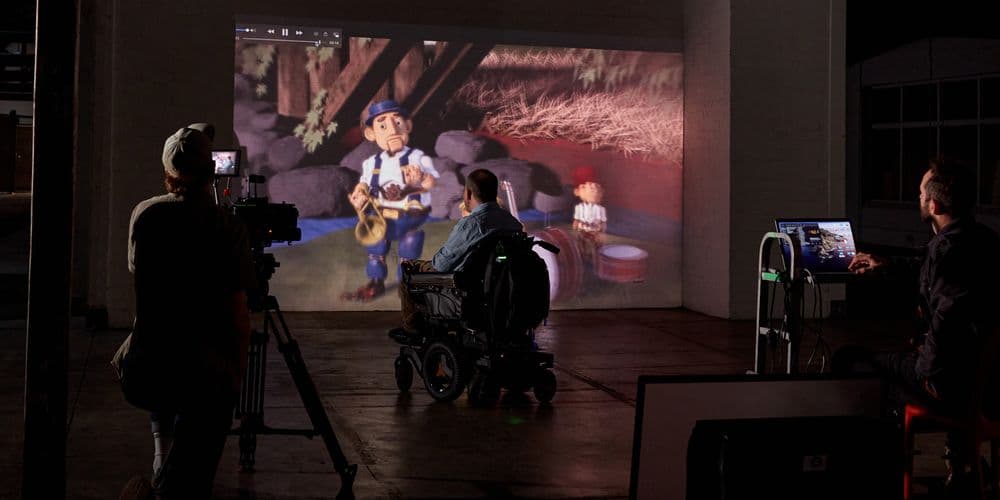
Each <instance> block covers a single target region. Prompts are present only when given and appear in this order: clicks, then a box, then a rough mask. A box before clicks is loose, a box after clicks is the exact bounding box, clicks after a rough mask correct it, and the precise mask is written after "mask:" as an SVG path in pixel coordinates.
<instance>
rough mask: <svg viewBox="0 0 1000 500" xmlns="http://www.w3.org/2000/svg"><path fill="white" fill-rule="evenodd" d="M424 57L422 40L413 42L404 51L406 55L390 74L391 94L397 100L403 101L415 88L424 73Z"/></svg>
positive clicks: (425, 59) (425, 61)
mask: <svg viewBox="0 0 1000 500" xmlns="http://www.w3.org/2000/svg"><path fill="white" fill-rule="evenodd" d="M426 63H427V58H426V57H424V44H423V42H414V43H413V45H412V46H411V47H410V50H409V51H407V52H406V57H404V58H403V60H402V61H400V62H399V67H398V68H396V71H395V73H393V75H392V95H393V99H395V100H396V101H397V102H403V101H405V100H406V98H407V97H409V96H410V94H411V93H412V92H413V89H414V88H416V86H417V82H418V81H419V80H420V77H421V75H423V74H424V66H426V65H427V64H426Z"/></svg>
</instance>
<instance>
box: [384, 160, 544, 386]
mask: <svg viewBox="0 0 1000 500" xmlns="http://www.w3.org/2000/svg"><path fill="white" fill-rule="evenodd" d="M498 184H499V183H498V180H497V177H496V176H495V175H493V173H492V172H490V171H488V170H484V169H480V170H476V171H474V172H472V173H471V174H469V175H468V177H467V178H466V183H465V192H464V195H463V197H464V202H465V206H466V208H467V209H468V210H469V214H468V215H467V216H465V217H463V218H462V219H461V220H459V221H458V223H456V224H455V227H454V228H453V229H452V231H451V234H449V236H448V240H447V241H446V242H445V244H444V246H443V247H442V248H441V249H440V250H439V251H438V252H437V253H436V254H435V255H434V258H433V259H432V260H431V261H421V260H413V261H409V262H404V263H403V279H402V280H401V282H400V286H399V297H400V305H401V308H402V321H401V326H400V327H398V328H394V329H392V330H390V331H389V336H390V337H391V338H393V339H394V340H395V341H396V342H398V343H399V344H401V345H402V346H401V348H400V354H399V356H398V357H397V358H396V363H395V375H396V384H397V386H398V387H399V389H400V390H401V391H407V390H409V388H410V385H411V384H412V382H413V370H414V368H416V370H417V372H418V373H419V374H420V375H421V377H422V378H423V379H424V384H425V386H426V388H427V390H428V392H429V393H430V394H431V396H433V397H434V398H435V399H439V400H453V399H455V398H457V397H458V396H460V395H461V393H462V392H463V391H464V389H465V387H466V385H470V392H469V395H470V400H471V401H472V402H474V403H488V402H492V401H495V400H496V398H497V397H498V396H499V391H500V388H501V387H506V388H508V389H512V390H522V391H523V390H526V389H528V388H532V387H533V388H534V389H535V395H536V397H537V398H538V399H539V400H540V401H543V402H548V401H549V400H551V399H552V396H553V395H554V393H555V377H554V375H552V372H551V371H549V370H548V368H551V367H552V355H551V354H549V353H543V352H538V351H537V347H536V346H535V344H534V341H533V335H534V332H533V329H534V328H535V327H536V326H538V324H540V323H541V321H542V320H543V319H544V318H545V316H546V315H547V314H548V293H549V286H548V272H547V270H546V268H545V263H544V261H543V260H542V259H541V258H540V257H539V256H538V255H537V254H535V253H534V250H533V247H534V246H535V245H543V246H545V247H546V248H548V249H549V251H554V252H558V249H557V248H555V247H552V246H551V245H549V244H547V243H545V242H540V241H535V240H534V239H533V238H531V237H530V236H528V235H527V234H525V233H524V232H523V231H522V229H523V227H522V225H521V223H520V222H519V221H518V220H517V219H516V218H514V217H513V216H512V215H511V214H510V213H509V212H507V211H506V210H504V209H503V208H501V207H500V206H499V205H497V203H496V202H495V201H494V200H496V196H497V188H498ZM485 200H488V201H485Z"/></svg>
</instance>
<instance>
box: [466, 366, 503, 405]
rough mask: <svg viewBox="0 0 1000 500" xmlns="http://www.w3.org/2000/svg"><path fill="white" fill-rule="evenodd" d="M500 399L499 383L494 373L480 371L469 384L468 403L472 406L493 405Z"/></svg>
mask: <svg viewBox="0 0 1000 500" xmlns="http://www.w3.org/2000/svg"><path fill="white" fill-rule="evenodd" d="M497 399H500V383H499V381H498V380H497V375H496V374H494V373H488V372H480V373H479V374H478V375H477V376H476V378H474V379H473V380H472V385H470V386H469V403H470V404H471V405H473V406H493V405H495V404H496V403H497Z"/></svg>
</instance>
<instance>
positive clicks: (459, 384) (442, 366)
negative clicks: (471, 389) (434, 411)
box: [423, 342, 466, 401]
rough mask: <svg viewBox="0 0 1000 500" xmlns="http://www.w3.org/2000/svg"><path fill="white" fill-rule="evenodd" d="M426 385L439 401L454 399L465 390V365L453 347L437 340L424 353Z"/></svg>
mask: <svg viewBox="0 0 1000 500" xmlns="http://www.w3.org/2000/svg"><path fill="white" fill-rule="evenodd" d="M423 365H424V366H423V376H424V386H425V387H426V388H427V392H429V393H430V395H431V397H433V398H434V399H436V400H438V401H454V400H455V398H457V397H459V396H461V395H462V391H464V390H465V380H466V373H465V366H463V365H462V363H461V361H460V360H459V358H458V356H457V355H456V353H455V350H454V348H453V347H451V346H449V345H448V344H445V343H443V342H435V343H433V344H431V345H430V347H428V348H427V352H426V353H424V363H423Z"/></svg>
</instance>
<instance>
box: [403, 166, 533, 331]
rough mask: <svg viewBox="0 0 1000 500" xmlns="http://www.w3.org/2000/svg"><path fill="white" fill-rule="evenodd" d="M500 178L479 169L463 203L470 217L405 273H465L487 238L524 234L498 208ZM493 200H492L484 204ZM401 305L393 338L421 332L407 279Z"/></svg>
mask: <svg viewBox="0 0 1000 500" xmlns="http://www.w3.org/2000/svg"><path fill="white" fill-rule="evenodd" d="M498 184H499V182H498V181H497V176H495V175H493V173H492V172H490V171H489V170H485V169H479V170H476V171H474V172H472V173H470V174H469V175H468V177H466V179H465V192H464V193H463V195H462V197H463V200H464V201H463V203H464V204H465V207H466V209H467V210H468V211H469V214H468V215H466V216H465V217H462V218H461V219H459V221H458V222H457V223H456V224H455V227H454V228H452V230H451V234H449V235H448V241H446V242H445V243H444V246H442V247H441V249H440V250H438V251H437V253H436V254H434V258H433V259H432V260H430V261H426V260H411V261H407V262H404V263H403V272H404V273H405V274H406V275H407V276H409V274H410V273H421V272H454V271H461V270H462V268H463V266H464V265H465V261H466V259H467V258H468V256H469V253H470V252H471V251H472V249H473V248H475V246H476V244H477V243H479V242H480V241H482V240H483V239H484V238H486V237H488V236H491V235H493V234H496V233H498V232H504V231H521V230H522V229H523V226H522V225H521V223H520V222H519V221H518V220H517V219H515V218H514V216H512V215H511V214H510V212H508V211H506V210H504V209H503V208H500V206H499V205H497V203H496V201H494V200H496V199H497V187H498ZM483 200H490V201H483ZM399 302H400V306H401V307H402V311H403V317H402V325H401V326H400V328H395V329H393V330H392V331H391V332H389V334H390V336H393V337H397V336H400V335H402V336H409V335H412V334H414V333H416V331H417V328H416V327H417V324H416V323H417V312H416V311H415V310H414V306H413V301H412V299H411V298H410V290H409V289H408V288H407V286H406V282H405V280H403V281H401V282H400V284H399Z"/></svg>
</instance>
